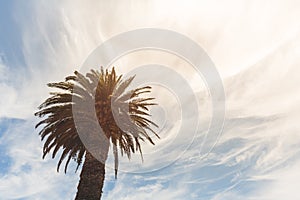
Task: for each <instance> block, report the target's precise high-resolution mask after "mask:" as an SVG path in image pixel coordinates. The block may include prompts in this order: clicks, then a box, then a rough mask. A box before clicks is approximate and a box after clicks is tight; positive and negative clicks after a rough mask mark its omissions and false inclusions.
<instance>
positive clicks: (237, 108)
mask: <svg viewBox="0 0 300 200" xmlns="http://www.w3.org/2000/svg"><path fill="white" fill-rule="evenodd" d="M299 18H300V4H299V2H298V1H297V0H272V1H270V0H252V1H249V0H228V1H226V2H225V1H217V0H210V1H208V0H199V1H196V0H195V1H185V2H184V3H183V1H171V0H166V1H158V0H153V1H146V0H144V1H116V0H112V1H104V0H103V1H98V0H89V1H79V0H73V1H71V0H62V1H59V0H53V1H46V0H28V1H18V0H10V1H9V0H3V1H1V2H0V94H1V98H0V153H1V154H0V200H8V199H16V200H39V199H43V200H47V199H49V200H50V199H51V200H52V199H73V198H74V196H75V194H76V188H77V184H78V180H79V174H80V173H79V172H77V173H74V170H75V168H76V165H75V163H73V164H71V165H70V167H69V170H68V172H67V174H64V173H62V172H60V173H57V172H56V164H57V159H51V157H50V156H49V157H46V158H45V159H44V160H43V159H42V142H41V141H40V138H39V136H38V130H35V129H34V126H35V124H36V123H37V122H38V120H39V119H37V118H36V117H35V116H34V115H33V113H34V112H35V111H37V107H38V105H39V104H41V103H42V102H43V100H44V99H45V98H47V97H48V96H49V92H50V90H49V89H48V88H47V86H46V84H47V83H48V82H55V81H60V80H63V78H64V77H66V76H68V75H70V74H72V73H73V72H74V71H75V70H80V69H81V67H82V66H83V65H84V63H85V61H86V60H87V58H89V55H91V53H92V52H93V51H94V50H95V49H96V48H97V47H99V45H101V44H102V43H103V42H105V41H107V40H109V39H110V38H112V37H113V36H116V35H118V34H121V33H124V32H127V31H132V30H136V29H142V28H158V29H166V30H171V31H173V32H176V33H180V34H182V35H184V36H186V37H188V38H190V39H191V40H192V41H194V42H196V43H197V44H198V45H199V46H200V47H202V48H203V49H204V50H205V52H206V53H207V55H208V57H209V58H210V59H211V60H212V62H213V63H214V65H215V67H216V69H217V71H218V73H219V76H220V78H221V80H222V84H223V87H224V93H225V97H226V100H225V102H219V103H225V106H226V115H225V121H224V127H223V130H222V132H221V133H214V132H212V134H218V136H219V137H215V136H216V135H209V134H208V133H209V132H208V130H209V128H211V129H212V130H214V128H216V127H210V123H211V119H212V117H213V115H212V113H213V104H212V96H211V95H212V91H209V89H208V88H207V84H206V82H205V77H204V78H203V76H201V75H199V74H198V73H197V72H196V71H195V70H194V68H193V66H191V64H190V63H188V62H186V61H185V60H184V59H182V57H180V55H179V56H177V55H175V54H172V53H170V52H163V51H159V50H149V49H142V50H140V51H134V52H131V53H129V54H126V55H123V56H122V57H120V58H118V59H117V60H115V61H114V62H113V63H112V65H114V66H116V69H117V72H118V73H127V72H129V71H131V70H133V69H139V68H140V67H141V66H143V65H151V64H152V65H154V64H155V65H163V66H167V67H168V68H169V69H170V70H172V75H174V74H175V73H177V74H179V75H180V76H181V77H182V79H183V80H185V82H187V83H188V84H189V85H190V88H191V89H192V91H193V92H192V95H191V94H190V93H188V92H187V91H186V90H185V89H184V87H183V85H181V84H179V83H174V84H172V85H169V86H168V85H164V84H162V82H161V83H159V82H158V83H153V84H154V85H153V88H154V91H153V95H154V96H155V97H156V100H157V101H158V103H159V106H158V107H156V108H154V109H153V110H151V112H152V113H153V119H154V121H157V123H158V124H159V125H160V128H159V130H158V131H159V134H160V136H161V139H160V140H158V139H154V140H155V143H156V145H155V146H152V145H150V144H148V143H145V144H143V147H142V148H143V152H144V162H143V163H142V162H141V160H140V156H139V155H135V156H133V157H132V159H131V160H130V161H128V159H127V158H120V159H121V160H120V170H119V175H118V179H117V180H115V179H114V172H113V159H112V155H111V154H112V153H111V152H110V155H109V159H108V161H107V165H106V177H105V185H104V193H103V199H109V200H112V199H113V200H115V199H120V200H129V199H130V200H135V199H162V200H168V199H188V200H190V199H191V200H194V199H196V200H201V199H206V200H207V199H209V200H221V199H222V200H224V199H225V200H227V199H231V200H232V199H233V200H239V199H243V200H244V199H246V200H281V199H288V200H294V199H299V198H300V194H299V192H298V188H299V186H300V184H299V179H300V172H299V167H300V154H299V153H300V127H299V118H300V114H299V113H300V93H299V84H300V78H299V74H300V68H299V64H300V61H299V59H298V58H299V56H300V26H299V22H298V21H299V20H298V19H299ZM153 37H155V36H153ZM170 37H171V36H170ZM149 40H150V39H149ZM125 44H126V43H125ZM183 47H184V45H183ZM192 50H193V49H192ZM192 50H191V51H192ZM100 66H101V63H99V66H91V67H96V68H99V67H100ZM146 75H148V74H146ZM151 76H152V77H156V81H159V80H169V79H167V78H168V77H170V76H171V75H170V74H166V73H160V72H157V73H153V74H151ZM157 77H158V78H157ZM171 89H174V90H175V91H172V90H171ZM182 91H183V92H182ZM184 92H186V93H184ZM195 102H196V103H197V105H198V107H197V108H195V109H194V110H192V111H191V110H189V108H190V105H194V104H193V103H195ZM183 113H187V115H185V118H184V119H183V118H182V116H183V115H182V114H183ZM198 115H199V116H198ZM196 116H198V117H199V118H197V119H196ZM195 119H196V120H197V122H198V123H199V126H198V127H195V126H194V124H193V123H192V122H193V120H195ZM212 146H213V148H211V147H212Z"/></svg>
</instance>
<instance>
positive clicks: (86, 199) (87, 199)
mask: <svg viewBox="0 0 300 200" xmlns="http://www.w3.org/2000/svg"><path fill="white" fill-rule="evenodd" d="M107 152H108V150H107ZM106 157H107V156H106ZM104 177H105V163H104V162H100V161H98V160H97V159H95V158H94V157H93V156H92V154H91V153H89V152H88V151H87V152H86V155H85V161H84V164H83V167H82V170H81V173H80V181H79V184H78V187H77V194H76V197H75V200H100V198H101V195H102V188H103V183H104Z"/></svg>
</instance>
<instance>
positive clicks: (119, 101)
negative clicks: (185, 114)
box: [35, 68, 158, 176]
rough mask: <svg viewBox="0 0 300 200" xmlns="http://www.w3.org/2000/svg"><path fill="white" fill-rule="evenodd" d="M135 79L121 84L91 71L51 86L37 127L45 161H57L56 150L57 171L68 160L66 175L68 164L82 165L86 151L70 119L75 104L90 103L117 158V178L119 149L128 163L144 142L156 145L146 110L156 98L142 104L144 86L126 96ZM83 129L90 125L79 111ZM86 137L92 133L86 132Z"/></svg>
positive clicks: (86, 115)
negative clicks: (84, 126)
mask: <svg viewBox="0 0 300 200" xmlns="http://www.w3.org/2000/svg"><path fill="white" fill-rule="evenodd" d="M133 78H134V77H131V78H129V79H127V80H124V81H123V80H122V76H117V75H116V73H115V69H114V68H113V69H112V70H111V71H109V70H103V68H101V70H100V71H96V70H91V71H90V72H89V73H87V74H86V76H84V75H82V74H80V73H79V72H77V71H75V73H74V75H72V76H68V77H66V78H65V81H63V82H57V83H49V84H48V86H49V87H51V88H57V89H60V92H52V93H50V94H51V96H50V97H49V98H48V99H46V100H45V101H44V102H43V103H42V104H41V105H40V106H39V111H38V112H36V113H35V115H36V116H39V117H44V119H43V120H41V121H40V122H39V123H38V124H37V125H36V128H37V127H39V126H40V125H44V127H43V128H42V129H41V131H40V133H39V134H40V136H41V139H42V140H44V139H45V142H44V147H43V158H44V157H45V156H46V155H47V154H50V152H51V151H52V158H55V156H56V155H57V153H58V152H59V150H60V149H62V151H61V152H62V153H61V155H60V159H59V161H58V165H57V171H59V168H60V165H61V164H62V161H63V160H65V159H66V163H65V173H66V171H67V168H68V164H69V162H70V160H71V159H73V160H74V161H76V162H77V168H76V171H77V169H78V167H79V166H80V165H81V163H82V160H83V157H84V155H85V154H86V153H87V149H86V147H85V145H84V144H83V142H82V140H81V139H80V136H79V133H78V130H77V129H76V124H75V119H74V109H73V108H74V107H73V106H74V104H76V103H78V102H93V103H94V108H95V111H96V116H97V119H98V123H99V124H100V126H101V128H102V129H103V131H104V134H105V136H106V137H107V138H108V139H109V141H110V145H112V147H113V154H114V158H115V176H117V169H118V149H119V150H120V152H121V155H123V154H124V153H125V154H126V155H127V156H128V158H129V159H130V156H131V153H135V152H136V151H139V152H140V154H141V155H142V150H141V146H140V141H145V140H148V141H149V142H150V143H152V144H154V142H153V141H152V139H151V138H150V136H149V135H148V132H149V131H150V132H152V133H153V134H154V135H156V136H157V137H158V135H157V134H156V133H155V131H153V130H152V128H151V126H152V125H153V126H157V125H156V124H155V123H153V122H152V121H151V120H150V119H148V117H149V116H150V115H149V113H148V111H149V109H148V106H151V105H155V104H154V103H152V102H151V100H153V99H154V98H141V97H140V95H141V94H143V93H149V92H150V89H151V87H149V86H145V87H141V88H137V89H133V90H129V91H128V86H129V85H130V83H131V82H132V80H133ZM79 112H81V113H80V116H82V118H83V120H85V122H86V124H87V126H88V124H89V123H93V122H90V121H89V120H90V119H91V118H89V115H90V113H89V112H86V111H84V110H81V111H79ZM88 131H90V130H88Z"/></svg>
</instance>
